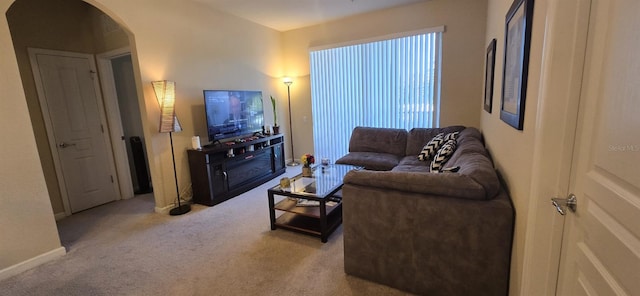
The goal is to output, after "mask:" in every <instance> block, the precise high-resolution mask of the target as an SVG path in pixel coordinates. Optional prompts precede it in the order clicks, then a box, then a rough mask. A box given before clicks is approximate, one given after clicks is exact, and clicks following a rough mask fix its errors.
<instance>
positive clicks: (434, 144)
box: [418, 133, 444, 161]
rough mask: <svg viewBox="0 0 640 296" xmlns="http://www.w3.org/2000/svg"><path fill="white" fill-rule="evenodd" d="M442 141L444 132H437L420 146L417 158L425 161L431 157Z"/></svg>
mask: <svg viewBox="0 0 640 296" xmlns="http://www.w3.org/2000/svg"><path fill="white" fill-rule="evenodd" d="M443 143H444V133H439V134H437V135H436V136H435V137H433V139H431V141H429V143H427V145H424V147H422V151H420V154H418V159H419V160H422V161H427V160H429V159H431V158H433V157H434V156H435V155H436V152H438V149H440V146H442V144H443Z"/></svg>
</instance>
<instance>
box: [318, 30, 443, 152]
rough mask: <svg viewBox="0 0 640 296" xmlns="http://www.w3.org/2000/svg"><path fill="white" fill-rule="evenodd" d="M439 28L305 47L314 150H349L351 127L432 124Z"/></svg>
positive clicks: (436, 100) (435, 116)
mask: <svg viewBox="0 0 640 296" xmlns="http://www.w3.org/2000/svg"><path fill="white" fill-rule="evenodd" d="M441 35H442V32H441V31H437V32H430V33H421V34H416V35H411V36H404V37H400V38H393V39H387V40H381V41H375V42H367V43H360V44H355V45H348V46H342V47H335V48H328V49H319V50H311V51H310V64H311V104H312V112H313V140H314V146H315V154H316V156H317V157H319V158H325V157H326V158H329V159H330V160H332V161H335V160H336V159H338V158H340V157H342V156H343V155H345V154H346V153H347V152H348V147H349V138H350V136H351V131H352V130H353V128H354V127H356V126H370V127H390V128H403V129H407V130H409V129H411V128H413V127H436V126H437V124H438V122H439V97H440V94H439V89H440V82H439V74H440V50H441V49H440V48H441V46H440V42H441Z"/></svg>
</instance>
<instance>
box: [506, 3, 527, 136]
mask: <svg viewBox="0 0 640 296" xmlns="http://www.w3.org/2000/svg"><path fill="white" fill-rule="evenodd" d="M533 1H534V0H514V1H513V4H511V8H509V12H507V16H506V20H505V34H504V35H505V37H504V39H505V40H504V64H503V69H502V102H501V106H500V119H502V121H504V122H506V123H508V124H509V125H511V126H513V127H514V128H516V129H518V130H522V129H523V123H524V107H525V99H526V94H527V77H528V71H529V48H530V46H531V24H532V22H533Z"/></svg>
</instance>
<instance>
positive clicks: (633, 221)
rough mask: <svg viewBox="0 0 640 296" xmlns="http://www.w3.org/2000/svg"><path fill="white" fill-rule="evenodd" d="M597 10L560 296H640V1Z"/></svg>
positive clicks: (615, 0) (595, 6)
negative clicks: (572, 209) (575, 197)
mask: <svg viewBox="0 0 640 296" xmlns="http://www.w3.org/2000/svg"><path fill="white" fill-rule="evenodd" d="M591 2H592V7H591V17H590V27H589V37H588V43H587V53H586V59H585V68H584V77H583V87H582V95H581V99H580V119H579V124H578V131H577V138H576V145H575V147H576V148H575V152H574V161H573V166H572V181H571V183H572V184H570V188H571V190H572V192H573V193H574V194H575V195H576V196H577V200H578V204H577V211H576V212H575V213H571V212H569V213H568V214H567V216H566V219H567V220H566V221H565V235H564V241H563V247H562V257H561V258H562V259H561V264H560V275H559V282H558V290H557V295H640V33H638V28H640V17H639V16H640V1H637V0H592V1H591Z"/></svg>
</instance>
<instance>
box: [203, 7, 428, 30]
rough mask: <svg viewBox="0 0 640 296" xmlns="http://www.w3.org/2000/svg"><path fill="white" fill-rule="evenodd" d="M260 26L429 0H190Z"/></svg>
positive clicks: (283, 26)
mask: <svg viewBox="0 0 640 296" xmlns="http://www.w3.org/2000/svg"><path fill="white" fill-rule="evenodd" d="M193 1H196V2H200V3H203V4H205V5H208V6H210V7H212V8H214V9H216V10H219V11H222V12H225V13H228V14H231V15H235V16H237V17H240V18H244V19H247V20H250V21H252V22H255V23H258V24H261V25H263V26H266V27H269V28H272V29H275V30H278V31H288V30H293V29H297V28H302V27H306V26H310V25H315V24H319V23H323V22H327V21H331V20H335V19H339V18H343V17H347V16H352V15H356V14H361V13H366V12H371V11H375V10H381V9H386V8H391V7H395V6H401V5H406V4H411V3H417V2H425V1H429V0H193Z"/></svg>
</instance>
